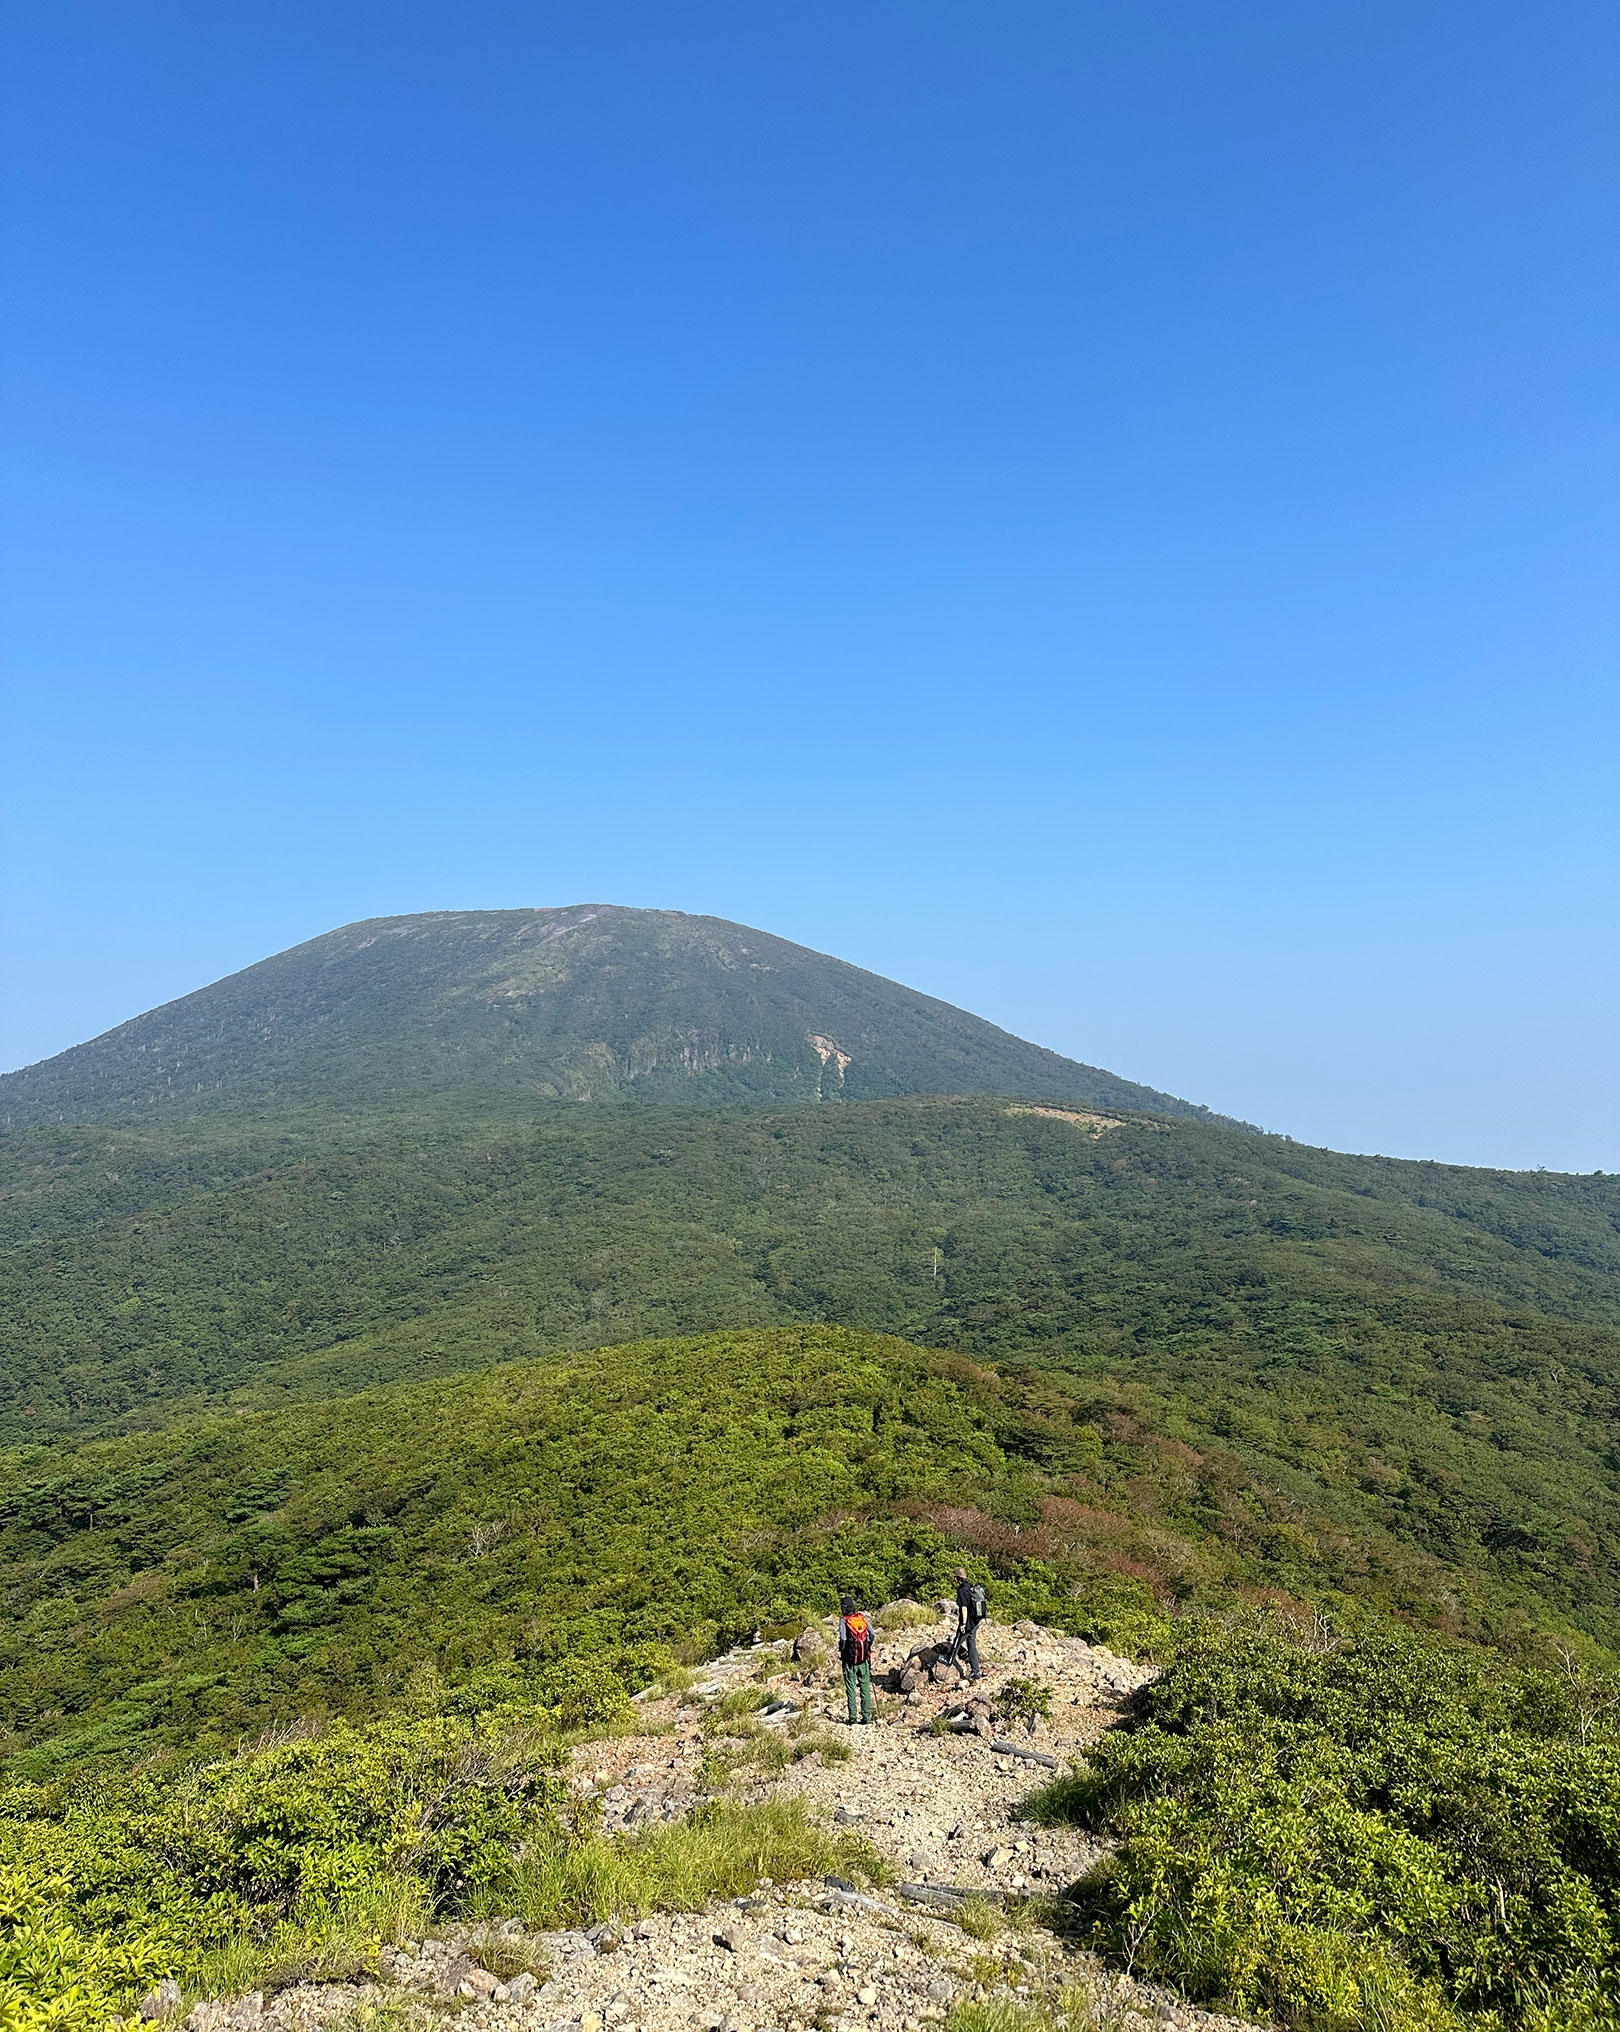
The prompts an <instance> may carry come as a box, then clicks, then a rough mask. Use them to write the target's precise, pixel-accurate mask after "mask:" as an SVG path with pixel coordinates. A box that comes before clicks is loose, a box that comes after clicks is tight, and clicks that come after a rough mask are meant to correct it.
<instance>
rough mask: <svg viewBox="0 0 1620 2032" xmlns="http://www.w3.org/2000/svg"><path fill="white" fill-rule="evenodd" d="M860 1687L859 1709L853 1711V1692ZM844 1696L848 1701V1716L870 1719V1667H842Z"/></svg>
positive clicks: (851, 1718) (856, 1719)
mask: <svg viewBox="0 0 1620 2032" xmlns="http://www.w3.org/2000/svg"><path fill="white" fill-rule="evenodd" d="M857 1687H858V1688H859V1689H860V1696H861V1711H860V1713H859V1715H857V1714H856V1712H855V1692H856V1689H857ZM844 1698H845V1699H846V1700H847V1701H848V1702H849V1718H850V1720H851V1721H852V1722H853V1721H863V1722H869V1721H870V1720H871V1719H872V1667H871V1665H870V1663H867V1664H865V1665H846V1666H845V1667H844Z"/></svg>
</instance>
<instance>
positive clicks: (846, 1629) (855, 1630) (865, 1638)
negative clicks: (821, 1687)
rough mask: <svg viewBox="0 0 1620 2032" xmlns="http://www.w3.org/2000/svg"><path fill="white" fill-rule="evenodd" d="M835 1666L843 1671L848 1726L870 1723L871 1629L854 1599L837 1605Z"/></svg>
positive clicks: (845, 1599) (845, 1598) (851, 1598)
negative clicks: (857, 1700) (857, 1697)
mask: <svg viewBox="0 0 1620 2032" xmlns="http://www.w3.org/2000/svg"><path fill="white" fill-rule="evenodd" d="M838 1611H839V1615H840V1617H841V1619H842V1620H841V1621H840V1622H839V1625H838V1662H839V1664H840V1665H842V1666H843V1668H844V1698H845V1699H846V1700H847V1701H848V1702H849V1719H850V1722H851V1725H853V1724H854V1723H855V1721H856V1720H857V1719H859V1720H860V1721H862V1722H869V1721H870V1720H871V1719H872V1625H871V1623H870V1622H869V1621H868V1620H867V1618H866V1617H865V1616H863V1615H862V1614H861V1612H860V1610H859V1609H858V1608H856V1606H855V1597H854V1596H853V1595H845V1596H844V1598H843V1600H842V1601H841V1602H840V1603H839V1604H838ZM857 1687H858V1688H859V1689H860V1696H861V1711H860V1715H859V1717H857V1715H856V1713H855V1691H856V1688H857Z"/></svg>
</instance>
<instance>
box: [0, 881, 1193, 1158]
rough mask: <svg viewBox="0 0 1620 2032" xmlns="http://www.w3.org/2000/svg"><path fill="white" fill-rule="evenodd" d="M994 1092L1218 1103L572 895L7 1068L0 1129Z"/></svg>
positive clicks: (412, 939) (295, 953) (711, 926)
mask: <svg viewBox="0 0 1620 2032" xmlns="http://www.w3.org/2000/svg"><path fill="white" fill-rule="evenodd" d="M973 1093H994V1094H1009V1095H1020V1096H1028V1097H1030V1098H1034V1099H1042V1100H1051V1101H1078V1102H1082V1103H1085V1104H1088V1105H1090V1106H1093V1107H1104V1108H1126V1109H1131V1110H1139V1111H1145V1112H1148V1113H1152V1114H1161V1115H1193V1116H1201V1117H1204V1118H1206V1119H1210V1117H1209V1111H1208V1110H1207V1109H1204V1108H1198V1107H1194V1106H1192V1105H1191V1104H1190V1103H1188V1102H1186V1101H1180V1100H1176V1099H1175V1098H1174V1097H1173V1096H1171V1095H1169V1094H1161V1093H1156V1092H1155V1091H1154V1090H1153V1089H1152V1088H1151V1087H1143V1086H1137V1085H1135V1084H1134V1083H1133V1082H1132V1081H1130V1080H1125V1079H1119V1078H1117V1077H1116V1076H1115V1075H1114V1074H1113V1073H1109V1072H1102V1071H1099V1070H1098V1069H1097V1068H1096V1067H1094V1066H1089V1065H1080V1064H1077V1063H1076V1062H1075V1061H1074V1060H1073V1059H1069V1058H1062V1057H1060V1056H1059V1055H1058V1053H1056V1052H1054V1051H1046V1050H1043V1049H1042V1048H1041V1046H1039V1045H1037V1044H1028V1043H1026V1042H1025V1041H1024V1040H1023V1039H1022V1038H1019V1037H1013V1036H1010V1035H1009V1034H1008V1033H1007V1032H1006V1031H1005V1030H998V1029H997V1028H996V1027H995V1025H994V1024H993V1023H986V1022H985V1021H984V1020H983V1018H982V1017H978V1016H971V1015H969V1014H968V1013H967V1012H966V1011H965V1010H962V1009H955V1008H953V1007H952V1006H951V1005H950V1004H949V1003H948V1002H936V1001H935V1000H934V999H933V998H932V996H929V995H921V994H918V993H917V991H916V990H915V989H914V988H904V987H901V986H900V985H899V984H898V983H897V982H894V981H888V980H885V979H883V977H882V976H881V975H879V974H869V973H866V972H864V971H863V970H862V969H861V968H859V967H852V966H850V965H848V964H847V963H846V962H845V961H843V960H836V959H829V958H828V957H827V956H826V955H825V954H824V953H818V952H811V951H810V950H809V949H808V948H807V947H805V946H802V945H793V944H791V943H789V941H788V940H786V939H782V938H774V937H772V935H771V934H770V933H769V932H764V931H751V930H749V929H748V927H747V926H746V925H741V924H729V923H727V922H726V921H725V920H724V919H723V918H718V917H689V916H687V915H686V914H685V913H683V912H681V911H678V910H629V909H623V908H619V907H617V906H615V905H612V904H592V903H588V904H576V905H573V906H570V907H569V908H566V909H559V910H438V911H428V912H424V913H422V914H421V915H419V916H411V917H373V918H368V919H366V920H365V921H364V922H363V923H360V924H349V925H345V926H344V927H343V928H342V929H341V930H339V931H329V932H327V933H326V934H325V935H324V936H323V937H321V938H313V939H310V940H309V941H308V942H307V943H306V944H304V945H297V946H293V947H292V948H291V949H290V950H289V951H287V952H283V953H277V954H276V955H275V956H274V957H273V958H271V959H267V960H261V961H260V962H259V963H258V965H257V966H251V967H247V968H244V969H243V971H242V972H241V973H239V974H231V975H229V976H227V978H226V979H224V980H222V981H216V982H214V984H213V985H212V986H211V987H207V988H200V989H199V990H198V991H197V992H196V993H195V994H193V995H185V996H182V997H181V999H180V1000H179V1001H177V1002H169V1003H166V1004H165V1005H164V1006H163V1007H162V1008H160V1009H153V1010H150V1011H149V1012H148V1013H147V1014H146V1015H144V1016H136V1017H134V1018H132V1019H131V1021H129V1022H128V1023H122V1024H120V1025H119V1026H118V1028H117V1029H116V1030H109V1031H108V1032H106V1034H105V1035H104V1036H101V1037H97V1038H93V1039H92V1040H91V1041H90V1042H89V1043H87V1044H79V1045H75V1046H74V1047H73V1048H72V1049H71V1050H69V1051H64V1052H62V1053H60V1054H59V1055H58V1056H57V1057H55V1058H50V1059H45V1060H43V1061H42V1062H41V1063H39V1064H38V1065H32V1066H26V1067H24V1068H23V1069H22V1070H21V1071H19V1072H13V1073H8V1074H6V1075H5V1076H4V1078H0V1122H3V1123H4V1124H5V1125H6V1126H8V1127H11V1128H22V1127H24V1126H28V1125H32V1124H43V1123H51V1122H69V1123H72V1122H114V1121H120V1120H124V1121H127V1120H129V1119H130V1118H131V1117H146V1118H148V1119H150V1117H151V1115H152V1114H153V1113H154V1112H157V1111H165V1112H168V1111H174V1112H182V1111H183V1112H188V1113H190V1112H198V1111H207V1112H209V1113H219V1112H230V1113H239V1112H247V1113H251V1114H254V1115H261V1114H265V1113H278V1114H279V1113H283V1112H286V1111H288V1110H292V1111H295V1112H302V1111H303V1110H305V1109H315V1110H319V1111H321V1112H326V1111H329V1110H331V1109H334V1108H336V1109H339V1110H341V1111H344V1112H348V1111H351V1110H355V1111H367V1112H369V1111H371V1110H375V1109H379V1108H381V1109H384V1110H388V1111H392V1110H394V1109H398V1108H411V1107H417V1106H422V1105H429V1106H433V1107H435V1108H439V1107H450V1108H453V1109H455V1110H456V1111H457V1112H460V1111H462V1110H469V1111H472V1112H476V1113H480V1114H481V1113H485V1112H488V1111H494V1112H499V1113H505V1112H508V1111H510V1110H512V1109H514V1108H519V1109H521V1108H525V1107H533V1106H539V1105H544V1104H545V1103H547V1102H587V1101H589V1102H597V1103H602V1102H607V1103H625V1102H637V1101H640V1102H646V1101H652V1102H656V1103H662V1104H663V1105H665V1106H675V1107H692V1106H728V1105H730V1106H735V1105H739V1104H742V1105H747V1104H753V1105H756V1106H768V1105H780V1104H782V1103H793V1102H800V1101H802V1102H828V1101H838V1100H871V1099H878V1098H882V1097H884V1096H887V1095H894V1094H973Z"/></svg>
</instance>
